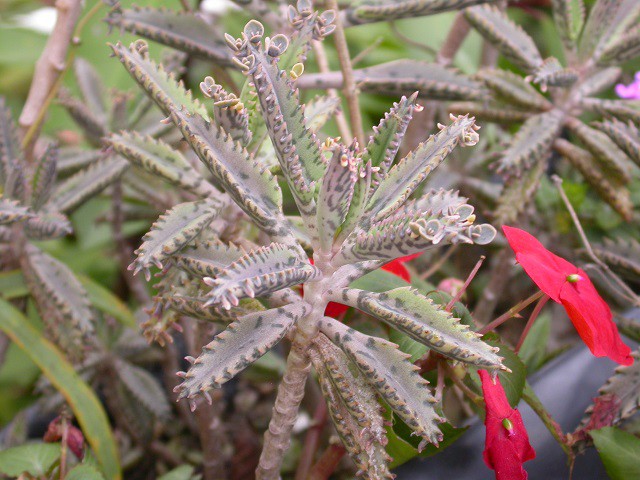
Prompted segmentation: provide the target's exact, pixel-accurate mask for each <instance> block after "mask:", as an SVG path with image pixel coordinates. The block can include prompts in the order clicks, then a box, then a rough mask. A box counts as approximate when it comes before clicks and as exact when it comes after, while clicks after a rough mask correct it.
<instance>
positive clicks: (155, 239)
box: [129, 199, 223, 277]
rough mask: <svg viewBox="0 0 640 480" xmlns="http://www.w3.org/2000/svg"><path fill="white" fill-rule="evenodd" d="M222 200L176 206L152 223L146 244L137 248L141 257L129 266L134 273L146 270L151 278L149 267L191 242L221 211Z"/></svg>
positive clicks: (137, 253) (201, 201) (138, 256)
mask: <svg viewBox="0 0 640 480" xmlns="http://www.w3.org/2000/svg"><path fill="white" fill-rule="evenodd" d="M222 206H223V205H222V203H221V202H219V201H217V200H213V199H208V200H199V201H196V202H185V203H180V204H179V205H176V206H175V207H173V208H172V209H171V210H168V211H167V212H166V213H165V214H163V215H161V216H160V217H159V218H158V220H157V221H156V222H155V223H154V224H153V225H152V226H151V230H149V232H148V233H147V234H146V235H145V236H144V237H142V240H143V242H142V245H140V248H138V249H137V250H136V252H135V253H136V255H137V258H136V259H135V260H134V261H133V263H132V264H131V265H129V269H130V270H133V273H134V275H135V274H136V273H138V272H139V271H141V270H142V271H143V272H144V274H145V276H146V277H149V275H150V272H149V268H150V267H151V266H152V265H156V266H158V267H159V268H162V262H163V261H164V260H165V259H167V258H169V257H170V256H171V255H173V254H174V253H176V252H178V251H179V250H180V249H182V248H183V247H184V246H185V245H187V244H189V243H190V242H191V241H192V240H193V239H194V238H196V237H197V236H198V235H199V234H200V232H202V230H204V229H205V228H206V227H207V226H208V225H209V224H210V223H211V222H212V221H213V219H214V218H216V216H218V215H219V214H220V209H221V208H222Z"/></svg>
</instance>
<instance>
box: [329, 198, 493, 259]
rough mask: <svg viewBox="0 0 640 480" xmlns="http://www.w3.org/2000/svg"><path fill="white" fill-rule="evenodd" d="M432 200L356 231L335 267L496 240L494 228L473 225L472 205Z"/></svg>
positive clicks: (339, 254)
mask: <svg viewBox="0 0 640 480" xmlns="http://www.w3.org/2000/svg"><path fill="white" fill-rule="evenodd" d="M430 200H435V202H434V203H431V202H430V201H429V200H426V201H424V202H422V201H421V200H418V201H415V202H413V201H412V202H410V203H409V204H408V205H406V206H405V207H403V208H402V209H401V210H400V211H399V212H397V213H395V214H393V215H391V216H389V217H386V218H384V219H383V220H380V221H378V222H374V223H372V224H369V225H368V226H367V227H366V228H364V229H361V230H358V231H356V232H355V233H354V234H352V235H351V236H350V237H349V238H348V239H347V240H346V241H345V242H344V243H343V245H342V248H341V249H340V252H339V253H338V254H337V255H336V256H335V257H334V259H333V261H332V263H333V265H336V266H337V265H345V264H348V263H351V262H361V261H364V260H385V261H390V260H393V259H395V258H399V257H404V256H407V255H412V254H415V253H421V252H424V251H425V250H428V249H430V248H434V247H436V246H441V245H448V244H456V243H469V244H471V243H476V244H478V245H484V244H486V243H489V242H490V241H491V240H493V238H494V237H495V234H496V232H495V229H494V228H493V227H492V226H491V225H488V224H480V225H474V223H473V222H474V221H475V215H473V207H472V206H471V205H467V204H464V203H463V202H456V203H453V204H451V205H441V204H440V203H439V202H438V198H437V197H433V198H431V199H430ZM440 207H443V209H442V210H441V209H440Z"/></svg>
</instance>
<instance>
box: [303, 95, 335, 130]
mask: <svg viewBox="0 0 640 480" xmlns="http://www.w3.org/2000/svg"><path fill="white" fill-rule="evenodd" d="M339 110H340V97H330V96H328V95H327V96H317V97H315V98H314V99H313V100H311V101H310V102H308V103H307V104H306V105H305V107H304V118H305V121H306V122H307V128H308V129H309V130H310V131H312V132H314V133H315V132H317V131H318V130H320V128H322V126H323V125H324V124H325V123H327V122H328V121H329V119H330V118H331V117H333V116H334V115H335V114H336V113H337V112H338V111H339Z"/></svg>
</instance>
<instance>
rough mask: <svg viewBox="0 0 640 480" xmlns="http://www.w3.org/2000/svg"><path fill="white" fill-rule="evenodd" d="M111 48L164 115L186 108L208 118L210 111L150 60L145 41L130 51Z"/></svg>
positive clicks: (122, 46) (173, 77) (120, 45)
mask: <svg viewBox="0 0 640 480" xmlns="http://www.w3.org/2000/svg"><path fill="white" fill-rule="evenodd" d="M110 47H111V49H112V50H113V53H115V56H116V57H117V58H118V60H120V62H121V63H122V64H123V65H124V67H125V68H126V69H127V71H128V72H129V74H130V75H131V77H132V78H133V79H134V80H135V81H136V82H138V84H139V85H140V86H141V87H142V88H143V89H144V90H145V91H146V92H147V95H149V97H150V98H151V99H152V100H153V101H154V102H155V103H156V104H157V105H158V107H160V109H161V110H162V112H163V113H164V114H165V115H169V113H170V112H171V111H172V110H180V109H182V108H183V107H184V108H186V109H187V111H189V112H191V113H197V114H198V115H202V116H204V117H208V114H207V109H206V108H205V107H204V106H203V105H202V104H201V103H200V102H199V101H197V100H196V99H194V98H193V96H192V95H191V92H189V91H187V90H185V88H184V85H183V83H182V81H179V80H177V79H176V78H175V76H174V74H173V73H168V72H167V71H165V69H164V67H163V66H162V65H161V64H157V63H156V62H154V61H153V60H151V59H150V58H149V54H148V45H147V44H146V43H145V42H144V41H142V40H138V41H137V42H135V43H132V44H131V45H130V46H129V48H125V47H124V45H122V44H121V43H120V42H118V43H116V44H115V45H110Z"/></svg>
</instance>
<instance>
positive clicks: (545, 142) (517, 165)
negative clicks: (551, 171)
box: [497, 110, 564, 175]
mask: <svg viewBox="0 0 640 480" xmlns="http://www.w3.org/2000/svg"><path fill="white" fill-rule="evenodd" d="M563 120H564V113H563V112H562V111H560V110H551V111H549V112H545V113H540V114H538V115H535V116H533V117H531V118H529V119H528V120H527V121H526V122H525V123H524V124H522V126H521V127H520V128H519V129H518V132H517V133H516V134H515V136H514V137H513V139H512V140H511V143H510V144H509V148H507V149H506V150H505V151H504V153H503V154H502V156H501V158H500V160H499V161H498V163H497V171H498V172H499V173H505V174H511V175H513V174H516V175H518V174H520V173H521V172H522V171H523V170H526V169H528V168H530V167H531V165H533V164H534V163H535V162H544V161H546V159H547V156H548V155H549V152H550V150H551V145H552V144H553V141H554V140H555V139H556V138H557V136H558V135H559V133H560V130H561V128H562V122H563Z"/></svg>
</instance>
